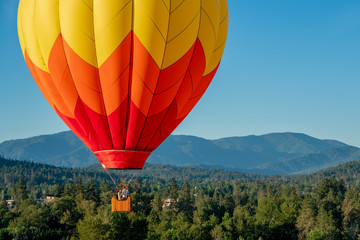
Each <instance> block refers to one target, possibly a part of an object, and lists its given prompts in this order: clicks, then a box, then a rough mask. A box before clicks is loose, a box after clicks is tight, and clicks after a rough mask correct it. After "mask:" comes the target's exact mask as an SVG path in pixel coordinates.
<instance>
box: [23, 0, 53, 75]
mask: <svg viewBox="0 0 360 240" xmlns="http://www.w3.org/2000/svg"><path fill="white" fill-rule="evenodd" d="M20 4H21V8H19V14H21V29H19V31H22V35H23V39H24V41H23V44H24V46H25V49H26V52H27V54H28V55H29V58H30V59H31V60H32V62H33V63H34V64H35V65H36V66H37V67H39V68H40V69H42V70H44V71H46V72H48V68H47V65H46V63H45V60H44V58H43V55H42V52H41V49H40V47H39V42H38V39H37V34H36V25H35V24H34V23H35V22H34V13H35V0H26V1H21V3H20Z"/></svg>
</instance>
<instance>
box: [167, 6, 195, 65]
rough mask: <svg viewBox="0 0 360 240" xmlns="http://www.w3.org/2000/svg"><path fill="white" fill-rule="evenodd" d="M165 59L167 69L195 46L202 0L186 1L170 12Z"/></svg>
mask: <svg viewBox="0 0 360 240" xmlns="http://www.w3.org/2000/svg"><path fill="white" fill-rule="evenodd" d="M169 21H170V22H169V33H168V36H167V40H166V41H167V45H166V51H165V56H164V61H163V64H162V66H161V69H165V68H167V67H169V66H170V65H172V64H173V63H175V62H176V61H178V60H179V59H180V58H181V57H183V56H184V55H185V54H186V53H187V52H188V51H189V49H190V48H191V47H192V46H193V44H194V42H195V40H196V38H197V35H198V31H199V22H200V0H188V1H184V2H183V3H182V4H181V5H179V6H178V8H176V9H175V10H174V11H173V12H171V14H170V20H169Z"/></svg>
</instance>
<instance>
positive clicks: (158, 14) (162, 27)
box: [133, 0, 169, 68]
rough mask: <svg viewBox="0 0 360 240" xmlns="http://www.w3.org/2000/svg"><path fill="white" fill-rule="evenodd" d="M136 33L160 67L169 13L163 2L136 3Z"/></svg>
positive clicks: (145, 1) (141, 0)
mask: <svg viewBox="0 0 360 240" xmlns="http://www.w3.org/2000/svg"><path fill="white" fill-rule="evenodd" d="M133 21H134V33H135V34H136V36H137V37H138V38H139V39H140V41H141V43H142V44H143V45H144V47H145V48H146V50H147V51H148V52H149V53H150V55H151V56H152V58H153V59H154V61H155V62H156V64H157V65H158V67H159V68H160V67H161V65H162V62H163V56H164V51H165V45H166V43H165V41H166V37H167V31H168V24H169V12H168V10H167V8H166V5H165V4H164V2H163V1H162V0H153V1H149V0H139V1H135V2H134V20H133Z"/></svg>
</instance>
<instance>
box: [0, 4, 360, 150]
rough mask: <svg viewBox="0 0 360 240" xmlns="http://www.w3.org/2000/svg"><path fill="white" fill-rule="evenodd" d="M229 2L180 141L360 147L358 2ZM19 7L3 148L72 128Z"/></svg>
mask: <svg viewBox="0 0 360 240" xmlns="http://www.w3.org/2000/svg"><path fill="white" fill-rule="evenodd" d="M228 1H229V10H230V27H229V35H228V42H227V46H226V50H225V54H224V57H223V61H222V64H221V66H220V69H219V71H218V73H217V75H216V77H215V79H214V80H213V82H212V84H211V85H210V87H209V89H208V91H207V92H206V93H205V95H204V97H203V98H202V99H201V100H200V102H199V104H198V105H197V106H196V107H195V108H194V110H193V112H192V113H191V114H190V115H189V116H188V118H187V119H186V120H184V122H183V123H182V124H181V125H180V126H179V127H178V129H177V130H175V132H174V133H175V134H190V135H196V136H200V137H204V138H210V139H213V138H220V137H227V136H245V135H253V134H254V135H260V134H266V133H271V132H302V133H305V134H309V135H311V136H314V137H317V138H321V139H336V140H339V141H343V142H345V143H347V144H351V145H355V146H360V94H359V92H360V1H358V0H346V1H342V0H271V1H270V0H228ZM17 4H18V1H17V0H0V31H1V34H0V53H1V58H0V81H1V94H0V112H1V113H0V142H2V141H5V140H10V139H17V138H25V137H30V136H36V135H40V134H50V133H55V132H60V131H64V130H68V128H67V127H66V126H65V124H63V123H62V122H61V120H60V119H59V118H58V117H57V115H56V114H55V113H54V112H53V110H52V108H51V107H50V106H49V105H48V103H47V102H46V101H45V99H44V98H43V97H42V95H41V93H40V91H39V90H38V88H37V86H36V84H35V82H34V81H33V80H32V78H31V75H30V73H29V71H28V69H27V67H26V65H25V62H24V60H23V57H22V54H21V50H20V46H19V43H18V38H17V30H16V14H17V13H16V12H17Z"/></svg>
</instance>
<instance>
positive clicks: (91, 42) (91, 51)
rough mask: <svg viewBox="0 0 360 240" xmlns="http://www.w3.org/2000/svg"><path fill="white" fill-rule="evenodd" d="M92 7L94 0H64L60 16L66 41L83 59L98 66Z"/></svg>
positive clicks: (61, 2)
mask: <svg viewBox="0 0 360 240" xmlns="http://www.w3.org/2000/svg"><path fill="white" fill-rule="evenodd" d="M92 7H93V3H92V0H62V1H59V13H60V14H59V17H60V28H61V33H62V35H63V36H64V39H65V41H66V42H67V43H68V44H69V46H70V47H71V48H72V49H73V50H74V52H75V53H76V54H78V55H79V56H80V57H81V58H82V59H84V60H85V61H86V62H87V63H89V64H90V65H92V66H94V67H97V66H98V64H97V58H96V52H95V37H94V20H93V11H92V9H93V8H92Z"/></svg>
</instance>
